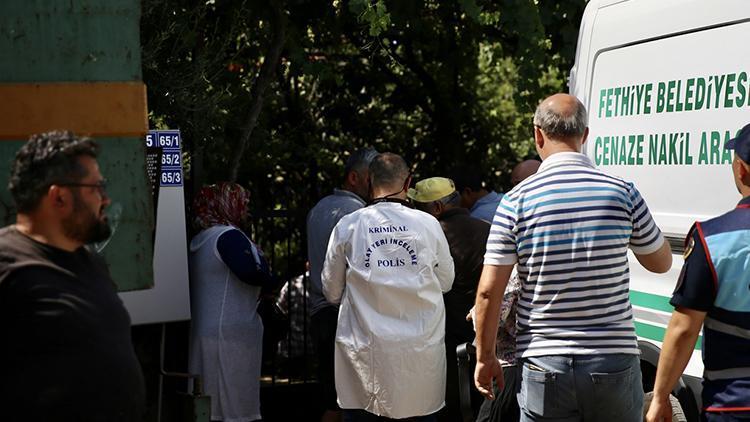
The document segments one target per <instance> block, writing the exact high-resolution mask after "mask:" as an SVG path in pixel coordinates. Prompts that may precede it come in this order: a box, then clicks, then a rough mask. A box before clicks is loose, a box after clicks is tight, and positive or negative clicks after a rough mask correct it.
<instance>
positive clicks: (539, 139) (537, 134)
mask: <svg viewBox="0 0 750 422" xmlns="http://www.w3.org/2000/svg"><path fill="white" fill-rule="evenodd" d="M534 143H535V144H536V147H537V148H538V149H542V148H544V135H543V134H542V130H541V129H539V126H534Z"/></svg>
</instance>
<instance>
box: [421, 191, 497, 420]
mask: <svg viewBox="0 0 750 422" xmlns="http://www.w3.org/2000/svg"><path fill="white" fill-rule="evenodd" d="M408 196H409V198H411V200H412V201H414V203H415V205H416V207H417V209H420V210H422V211H424V212H427V213H430V214H432V215H433V216H435V218H437V219H438V221H439V222H440V226H441V227H442V228H443V232H444V233H445V237H446V239H447V240H448V246H449V248H450V254H451V257H453V263H454V267H455V273H456V275H455V278H454V280H453V288H452V289H451V291H449V292H447V293H445V294H444V295H443V299H444V301H445V351H446V360H447V362H448V365H449V369H448V377H447V382H446V395H445V405H446V406H445V411H444V412H445V416H446V418H445V420H450V421H457V420H461V413H460V403H459V395H458V373H457V371H456V370H455V368H452V367H451V366H453V365H455V363H456V347H457V346H458V345H459V344H463V343H467V342H471V341H473V340H474V329H473V328H472V325H471V322H468V321H466V318H465V315H466V314H467V313H468V312H469V310H470V309H471V307H472V306H473V305H474V296H475V295H476V291H477V283H479V276H480V275H481V274H482V265H483V262H484V251H485V246H486V243H487V237H488V235H489V232H490V224H489V223H487V222H486V221H483V220H480V219H478V218H474V217H472V216H471V215H470V214H469V210H468V209H466V208H463V207H461V195H460V194H459V192H458V191H456V187H455V185H454V183H453V181H452V180H451V179H447V178H445V177H431V178H429V179H424V180H421V181H420V182H419V183H417V184H416V185H415V187H414V189H409V193H408Z"/></svg>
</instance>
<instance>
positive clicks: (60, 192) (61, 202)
mask: <svg viewBox="0 0 750 422" xmlns="http://www.w3.org/2000/svg"><path fill="white" fill-rule="evenodd" d="M42 201H43V202H45V201H46V202H47V203H48V204H49V206H50V207H51V208H52V209H53V210H55V211H58V212H60V211H63V212H67V211H68V209H72V205H73V193H72V192H71V191H70V190H69V189H63V188H62V187H60V186H58V185H51V186H50V187H49V188H48V189H47V194H46V195H45V196H44V198H42Z"/></svg>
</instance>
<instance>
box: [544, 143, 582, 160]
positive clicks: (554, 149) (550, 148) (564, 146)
mask: <svg viewBox="0 0 750 422" xmlns="http://www.w3.org/2000/svg"><path fill="white" fill-rule="evenodd" d="M560 152H579V153H580V152H581V145H580V144H578V143H577V142H576V143H573V142H566V141H550V140H548V141H547V143H546V147H545V148H544V151H541V154H540V155H541V156H542V160H546V159H547V158H549V157H550V156H551V155H554V154H557V153H560Z"/></svg>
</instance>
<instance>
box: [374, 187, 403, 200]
mask: <svg viewBox="0 0 750 422" xmlns="http://www.w3.org/2000/svg"><path fill="white" fill-rule="evenodd" d="M398 189H399V188H394V187H386V188H380V187H378V188H376V187H373V188H372V199H379V198H385V197H386V196H387V197H388V198H393V199H401V200H406V191H405V190H404V189H401V191H400V192H398V193H396V191H398Z"/></svg>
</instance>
